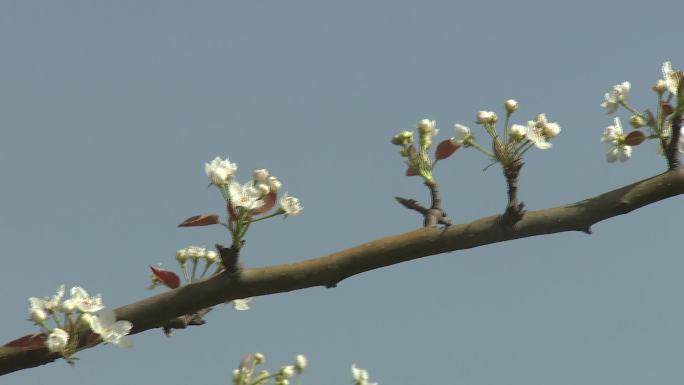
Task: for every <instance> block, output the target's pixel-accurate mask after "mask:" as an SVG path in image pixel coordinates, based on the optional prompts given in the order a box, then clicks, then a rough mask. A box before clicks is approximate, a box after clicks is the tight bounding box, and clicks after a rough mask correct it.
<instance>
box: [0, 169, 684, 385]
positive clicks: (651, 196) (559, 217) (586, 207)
mask: <svg viewBox="0 0 684 385" xmlns="http://www.w3.org/2000/svg"><path fill="white" fill-rule="evenodd" d="M680 194H684V169H682V168H679V169H675V170H671V171H668V172H665V173H663V174H660V175H658V176H655V177H652V178H649V179H645V180H642V181H640V182H637V183H634V184H631V185H628V186H625V187H622V188H619V189H617V190H613V191H610V192H607V193H605V194H601V195H598V196H595V197H592V198H588V199H585V200H582V201H580V202H577V203H573V204H569V205H565V206H559V207H553V208H548V209H543V210H537V211H530V212H526V213H525V216H524V217H523V218H522V219H521V220H520V221H519V222H517V223H516V224H515V226H514V227H513V228H512V229H505V228H503V227H502V226H501V225H500V224H499V221H498V218H499V217H500V216H499V215H495V216H490V217H486V218H482V219H478V220H475V221H473V222H470V223H464V224H456V225H451V226H449V227H446V228H442V229H440V228H435V227H432V228H421V229H418V230H414V231H410V232H407V233H404V234H399V235H394V236H389V237H385V238H380V239H377V240H374V241H371V242H368V243H365V244H362V245H359V246H355V247H352V248H349V249H347V250H343V251H340V252H337V253H333V254H329V255H326V256H322V257H318V258H313V259H309V260H305V261H302V262H297V263H291V264H284V265H276V266H270V267H260V268H252V269H242V270H240V272H238V273H236V274H232V275H230V274H220V275H217V276H214V277H212V278H209V279H207V280H205V281H201V282H197V283H193V284H189V285H187V286H183V287H180V288H178V289H176V290H170V291H167V292H164V293H162V294H158V295H155V296H153V297H149V298H145V299H143V300H140V301H138V302H135V303H132V304H129V305H126V306H122V307H120V308H117V309H115V311H116V314H117V317H118V318H119V319H125V320H129V321H131V322H132V323H133V330H132V333H140V332H143V331H145V330H149V329H153V328H158V327H161V326H162V325H164V324H165V323H167V322H168V321H169V320H170V319H173V318H175V317H179V316H182V315H184V314H189V313H193V312H195V311H197V310H199V309H203V308H207V307H211V306H214V305H217V304H220V303H223V302H226V301H230V300H233V299H239V298H246V297H253V296H261V295H268V294H274V293H282V292H288V291H293V290H298V289H304V288H308V287H314V286H325V287H334V286H335V285H336V284H337V283H338V282H340V281H342V280H344V279H345V278H348V277H351V276H353V275H356V274H359V273H363V272H365V271H370V270H374V269H378V268H381V267H385V266H389V265H394V264H397V263H401V262H406V261H410V260H413V259H417V258H422V257H426V256H429V255H435V254H441V253H445V252H449V251H455V250H463V249H469V248H473V247H478V246H482V245H487V244H492V243H498V242H503V241H508V240H512V239H517V238H525V237H531V236H536V235H544V234H553V233H559V232H564V231H583V232H585V233H591V231H590V228H591V226H592V225H593V224H594V223H597V222H600V221H603V220H605V219H608V218H612V217H615V216H618V215H621V214H627V213H629V212H631V211H633V210H636V209H638V208H640V207H643V206H646V205H649V204H651V203H654V202H658V201H660V200H663V199H667V198H670V197H673V196H676V195H680ZM58 358H59V355H57V354H49V352H48V351H47V349H45V348H41V349H37V350H23V349H21V348H16V347H0V374H6V373H10V372H14V371H17V370H21V369H27V368H31V367H35V366H39V365H43V364H46V363H48V362H51V361H54V360H56V359H58Z"/></svg>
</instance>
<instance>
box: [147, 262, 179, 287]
mask: <svg viewBox="0 0 684 385" xmlns="http://www.w3.org/2000/svg"><path fill="white" fill-rule="evenodd" d="M150 269H151V270H152V274H154V276H155V277H157V278H159V280H160V281H161V282H162V283H163V284H164V285H166V286H168V287H170V288H171V289H175V288H177V287H178V286H180V278H179V277H178V275H177V274H176V273H174V272H173V271H170V270H166V269H162V268H161V267H154V266H150Z"/></svg>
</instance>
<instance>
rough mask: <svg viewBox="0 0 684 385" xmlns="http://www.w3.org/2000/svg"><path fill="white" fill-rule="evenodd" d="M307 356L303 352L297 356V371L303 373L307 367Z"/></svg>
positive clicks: (295, 365)
mask: <svg viewBox="0 0 684 385" xmlns="http://www.w3.org/2000/svg"><path fill="white" fill-rule="evenodd" d="M306 364H307V360H306V356H305V355H303V354H297V357H295V364H294V367H295V369H296V370H297V373H300V374H301V373H302V372H303V371H304V369H306Z"/></svg>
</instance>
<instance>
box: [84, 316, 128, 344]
mask: <svg viewBox="0 0 684 385" xmlns="http://www.w3.org/2000/svg"><path fill="white" fill-rule="evenodd" d="M86 321H87V322H88V323H89V324H90V329H91V330H92V331H93V332H94V333H96V334H99V335H100V338H102V341H104V342H105V343H109V344H114V345H118V346H121V347H124V348H127V347H130V346H131V342H130V341H129V340H128V338H127V337H126V335H127V334H128V333H130V331H131V329H132V328H133V324H132V323H131V322H129V321H117V320H116V314H114V311H113V310H111V309H102V310H100V311H98V312H96V313H93V314H92V315H91V316H90V317H87V318H86Z"/></svg>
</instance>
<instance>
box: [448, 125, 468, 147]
mask: <svg viewBox="0 0 684 385" xmlns="http://www.w3.org/2000/svg"><path fill="white" fill-rule="evenodd" d="M454 132H455V133H456V136H454V137H453V138H451V141H452V142H453V143H454V144H463V142H464V141H465V140H467V139H468V138H469V137H470V136H471V134H470V128H468V127H466V126H464V125H462V124H458V123H456V124H454Z"/></svg>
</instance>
